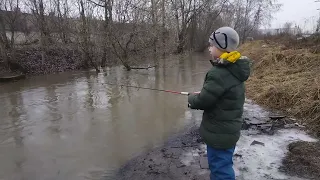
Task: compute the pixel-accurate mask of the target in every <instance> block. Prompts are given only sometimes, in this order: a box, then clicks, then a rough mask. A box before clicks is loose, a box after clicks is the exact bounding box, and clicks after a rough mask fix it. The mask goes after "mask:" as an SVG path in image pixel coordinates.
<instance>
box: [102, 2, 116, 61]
mask: <svg viewBox="0 0 320 180" xmlns="http://www.w3.org/2000/svg"><path fill="white" fill-rule="evenodd" d="M104 2H105V4H104V17H105V21H104V42H103V48H102V49H103V53H102V59H101V67H105V66H106V62H107V56H108V55H109V54H110V52H109V49H110V47H109V46H108V44H109V43H110V37H109V36H110V33H111V23H112V6H113V2H112V0H104Z"/></svg>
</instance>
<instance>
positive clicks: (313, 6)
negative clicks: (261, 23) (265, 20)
mask: <svg viewBox="0 0 320 180" xmlns="http://www.w3.org/2000/svg"><path fill="white" fill-rule="evenodd" d="M315 1H316V0H278V3H279V4H282V7H281V10H280V11H279V12H278V13H276V14H275V16H274V19H273V21H272V22H271V28H279V27H282V26H283V24H284V23H286V22H293V23H294V24H297V25H299V26H300V27H301V28H302V29H307V30H313V28H314V27H315V26H316V21H317V19H318V18H319V16H320V11H318V10H317V9H320V2H315Z"/></svg>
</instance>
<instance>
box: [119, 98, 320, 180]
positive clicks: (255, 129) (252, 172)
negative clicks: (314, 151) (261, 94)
mask: <svg viewBox="0 0 320 180" xmlns="http://www.w3.org/2000/svg"><path fill="white" fill-rule="evenodd" d="M190 113H196V114H197V116H195V117H196V118H195V121H196V123H195V124H194V126H193V127H191V128H189V129H188V130H186V131H185V133H183V134H181V135H179V136H176V137H173V138H172V139H169V140H168V141H167V142H166V143H165V144H164V145H163V146H161V147H158V148H155V149H152V150H150V151H147V152H145V153H144V154H141V155H140V156H137V157H136V158H134V159H133V160H131V161H129V162H128V163H127V164H125V165H124V166H123V167H122V168H121V169H120V170H119V172H118V173H117V175H116V179H117V180H126V179H128V180H129V179H130V180H138V179H141V178H143V179H153V180H158V179H159V180H160V179H161V180H169V179H179V180H180V179H181V180H183V179H186V180H187V179H188V180H190V179H194V180H202V179H203V180H205V179H208V178H209V174H210V172H209V170H208V164H207V157H206V145H205V144H204V143H203V142H202V140H201V138H200V136H199V133H198V126H199V122H200V119H201V114H199V112H194V111H192V110H190ZM269 116H270V113H269V112H267V111H265V110H263V109H262V108H261V107H259V106H257V105H255V104H252V102H250V101H248V102H247V103H246V105H245V114H244V117H245V121H246V122H247V123H248V124H250V125H251V126H250V127H249V128H248V129H247V128H245V129H247V130H243V131H242V135H241V138H240V140H239V142H238V145H237V147H236V151H235V155H234V163H235V165H234V169H235V172H236V177H237V179H239V180H255V179H259V180H271V179H278V180H280V179H281V180H286V179H291V180H302V178H298V177H295V176H290V175H287V174H286V173H285V171H286V167H283V166H282V160H283V158H285V156H286V154H287V153H288V149H287V146H288V145H289V144H290V143H292V142H297V141H308V142H315V141H316V140H315V139H314V138H312V137H310V136H308V135H307V134H306V133H305V132H304V131H302V130H301V129H296V128H292V127H293V126H290V125H289V124H287V125H286V126H285V127H286V128H287V129H286V128H275V129H274V130H273V132H272V133H270V131H268V132H266V131H263V130H262V129H260V128H259V125H262V126H263V125H264V126H266V125H268V124H269V123H270V121H268V117H269ZM272 121H274V120H272ZM291 125H292V124H291ZM260 127H261V126H260ZM291 128H292V129H291ZM295 165H296V164H295ZM301 166H302V165H300V167H301ZM297 168H298V167H297ZM304 173H308V172H304ZM295 175H300V176H301V174H295ZM309 177H310V176H309Z"/></svg>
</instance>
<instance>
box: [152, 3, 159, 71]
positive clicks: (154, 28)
mask: <svg viewBox="0 0 320 180" xmlns="http://www.w3.org/2000/svg"><path fill="white" fill-rule="evenodd" d="M155 1H156V0H151V19H152V32H153V33H152V34H153V58H154V63H155V65H158V64H159V63H158V58H157V44H158V32H157V12H156V2H155Z"/></svg>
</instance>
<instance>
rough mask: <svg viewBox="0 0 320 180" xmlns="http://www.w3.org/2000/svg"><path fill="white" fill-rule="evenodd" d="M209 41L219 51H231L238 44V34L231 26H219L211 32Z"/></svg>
mask: <svg viewBox="0 0 320 180" xmlns="http://www.w3.org/2000/svg"><path fill="white" fill-rule="evenodd" d="M209 43H210V45H211V46H215V47H216V48H218V49H220V50H221V51H227V52H232V51H235V50H236V49H237V48H238V46H239V35H238V33H237V32H236V31H235V30H234V29H232V28H231V27H221V28H219V29H217V30H216V31H215V32H213V33H212V34H211V36H210V38H209Z"/></svg>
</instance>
